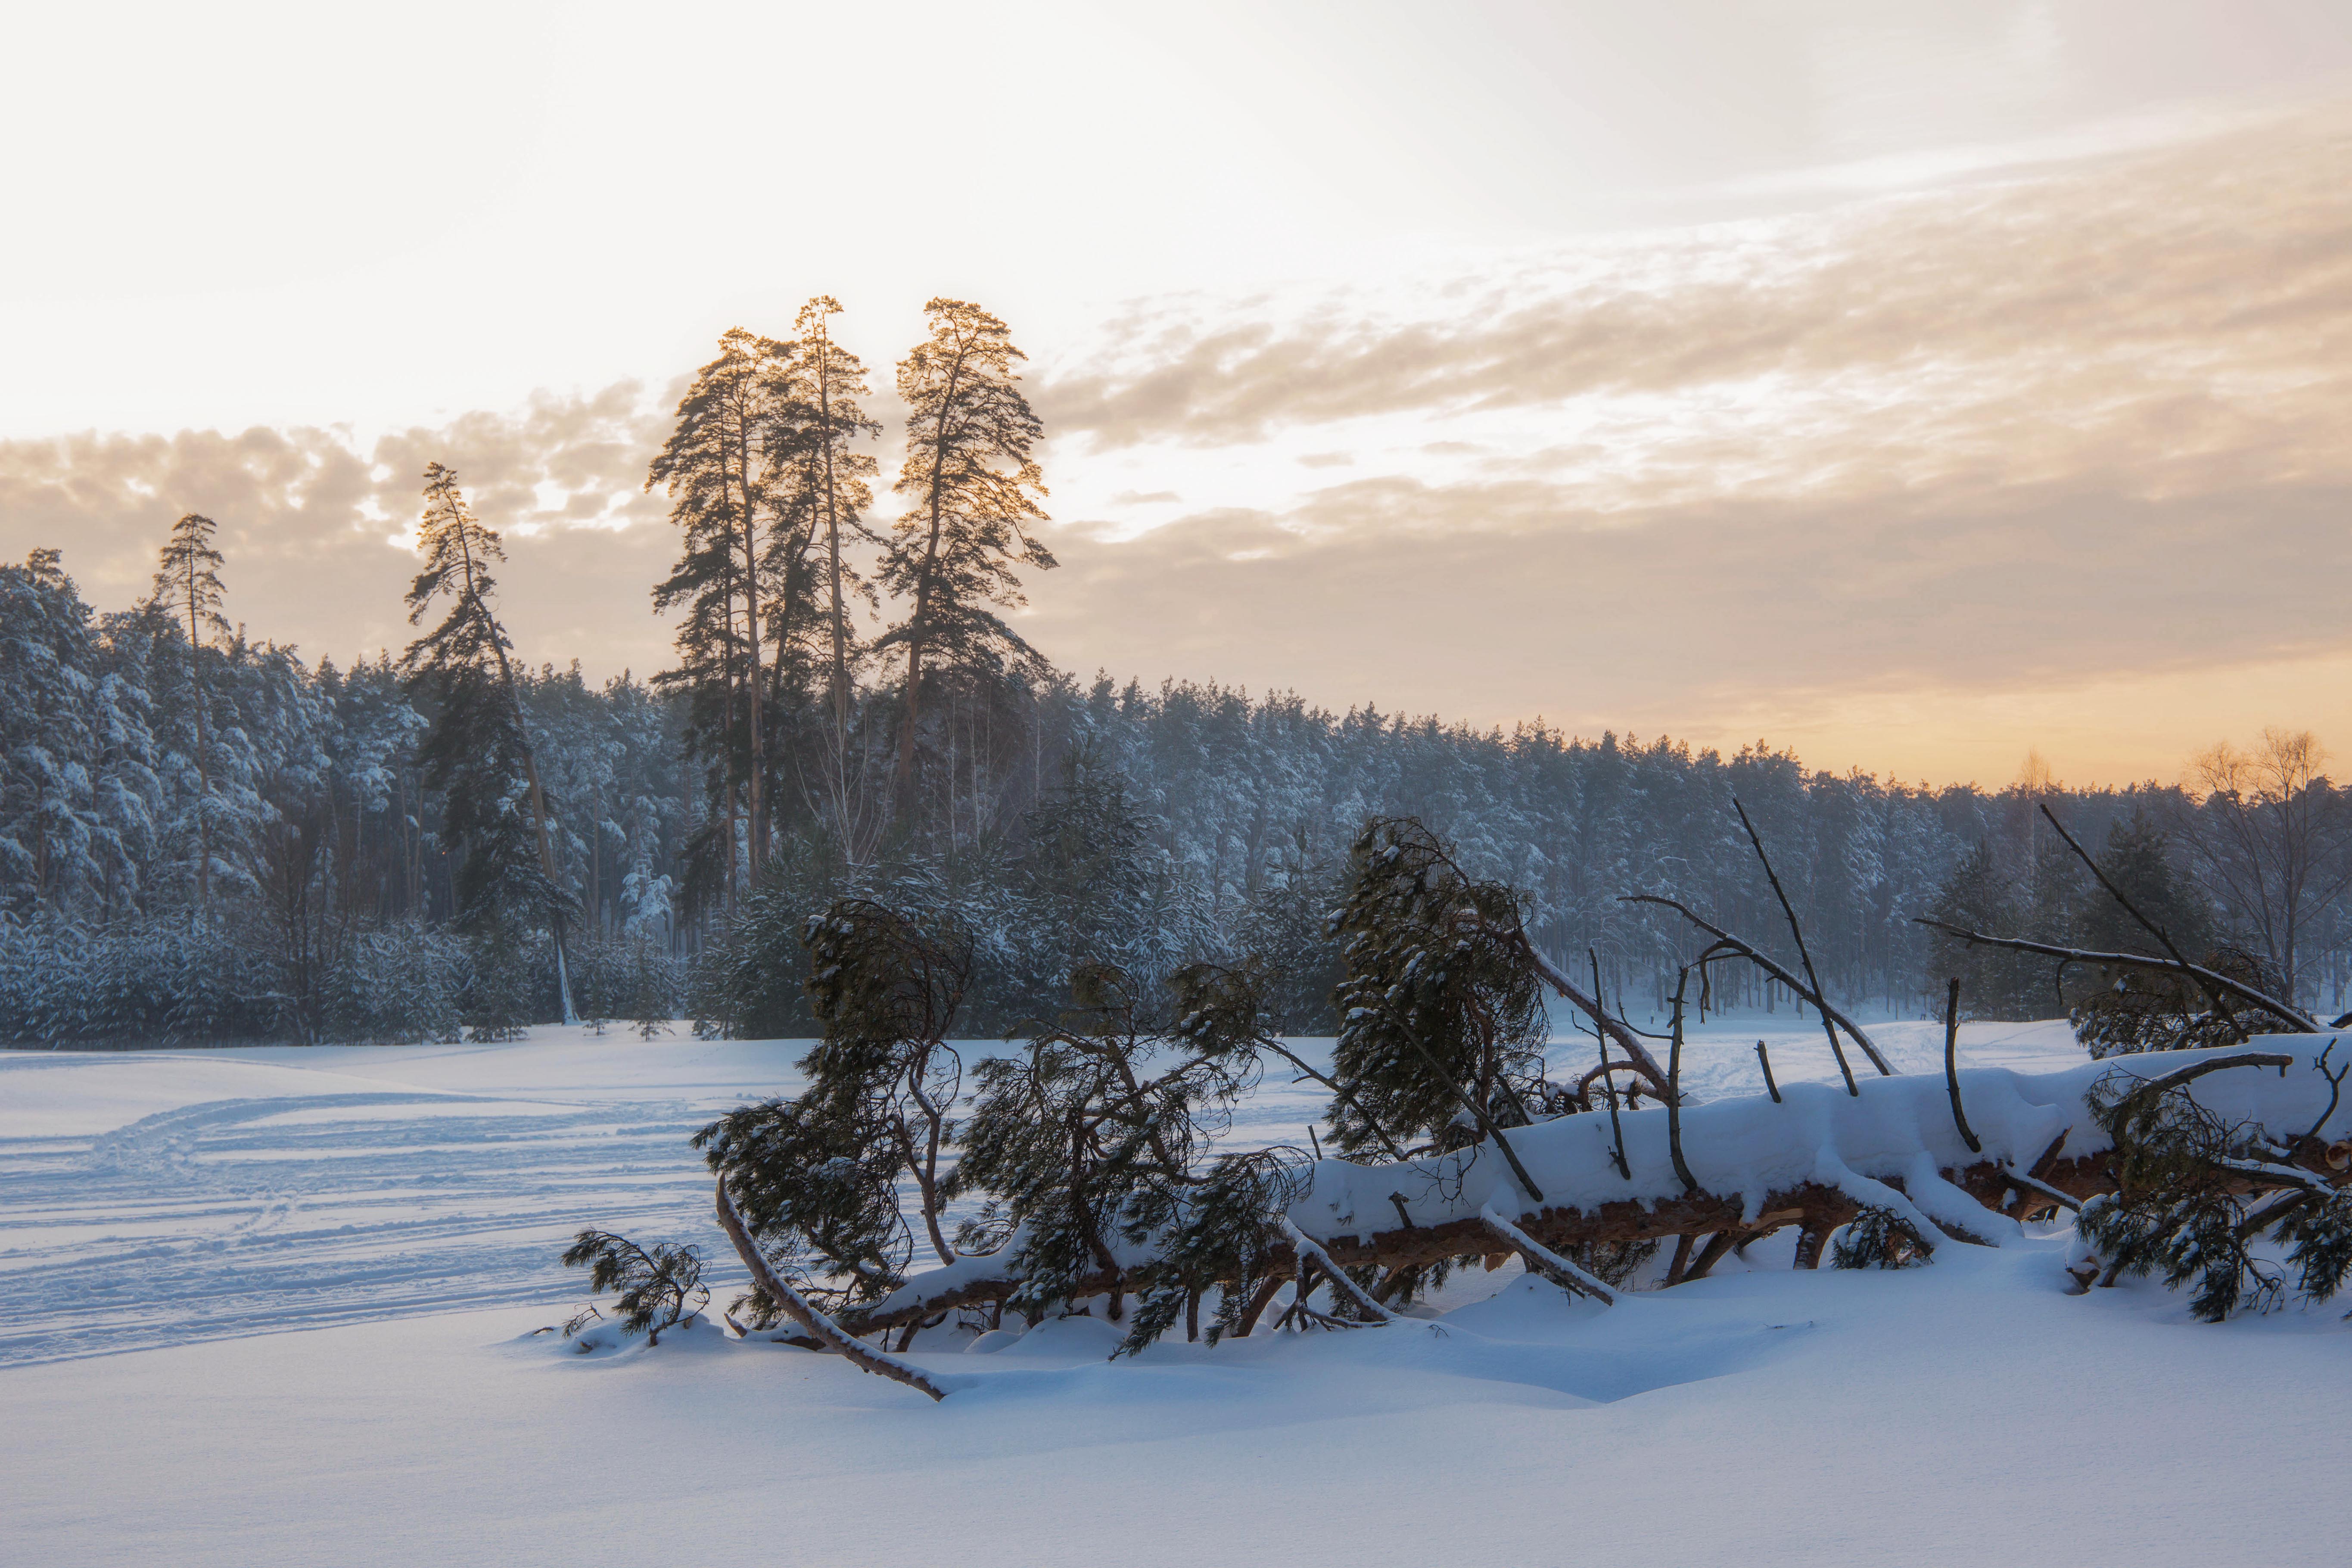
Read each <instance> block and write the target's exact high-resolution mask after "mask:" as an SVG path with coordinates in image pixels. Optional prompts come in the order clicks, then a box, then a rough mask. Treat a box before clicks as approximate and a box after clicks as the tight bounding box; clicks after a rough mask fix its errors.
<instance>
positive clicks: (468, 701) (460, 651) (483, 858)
mask: <svg viewBox="0 0 2352 1568" xmlns="http://www.w3.org/2000/svg"><path fill="white" fill-rule="evenodd" d="M417 542H418V543H419V545H420V546H421V547H422V548H423V550H424V552H425V569H424V570H423V571H421V572H419V573H418V574H416V580H415V582H414V583H413V584H410V585H409V589H408V623H409V625H411V626H415V625H417V624H419V623H420V622H422V621H423V620H424V618H425V614H426V613H427V612H428V611H429V610H431V609H432V608H433V606H434V605H435V604H436V603H437V602H439V601H440V600H441V599H443V598H446V599H448V600H449V601H450V605H449V610H448V613H447V614H446V616H443V617H442V620H441V623H440V625H438V626H435V627H434V628H433V629H432V630H431V631H429V632H427V633H425V635H424V636H423V637H418V638H417V639H416V640H415V642H413V643H411V644H409V645H408V647H407V650H406V651H405V652H404V653H403V654H402V655H401V669H402V672H403V673H404V675H405V676H406V677H407V683H408V689H409V691H410V694H411V695H412V696H419V697H423V698H425V700H426V701H427V703H428V705H429V706H430V707H431V709H432V728H431V729H430V730H429V731H427V732H426V734H425V740H424V742H423V744H422V745H421V746H420V747H419V750H420V752H422V754H423V757H424V761H425V781H426V784H427V785H428V786H429V787H432V788H435V789H438V790H441V791H443V792H444V793H445V801H446V805H445V810H446V817H447V822H448V827H449V836H450V837H451V839H452V840H454V847H456V849H457V856H458V863H457V897H458V919H459V921H460V922H461V923H463V924H465V925H467V926H468V927H470V928H472V929H473V930H475V931H479V932H483V933H485V934H487V935H488V936H490V937H491V939H492V944H493V948H494V949H497V950H503V949H504V948H505V947H506V945H507V942H506V940H505V939H506V938H507V937H508V935H509V933H510V932H512V931H513V930H514V922H515V921H516V919H517V918H518V917H531V918H535V919H536V920H538V921H541V922H544V924H545V925H546V927H547V929H548V931H549V933H550V935H551V937H552V939H553V942H554V946H555V983H556V987H557V990H558V992H559V994H560V995H561V997H562V1007H563V1021H564V1022H565V1023H567V1024H569V1023H572V1022H575V1021H576V1020H577V1015H576V1014H575V1012H574V1011H573V1008H572V977H571V973H570V971H569V966H568V964H567V963H566V962H565V958H564V917H565V915H566V914H567V913H568V912H569V903H570V900H568V899H567V898H566V897H565V896H564V893H563V891H562V888H561V886H560V885H559V884H558V883H557V881H556V879H555V852H554V847H553V845H552V843H551V835H550V832H549V827H548V818H549V816H550V815H551V812H550V804H549V801H548V798H547V791H546V790H545V789H544V788H543V787H542V786H541V783H540V776H539V760H538V758H537V756H536V754H535V753H534V752H533V751H532V748H531V742H530V733H529V731H528V728H527V726H526V725H525V723H524V720H523V710H522V700H521V696H520V692H519V691H518V690H517V689H516V685H515V675H514V667H513V664H512V662H511V660H510V658H509V654H510V652H511V650H512V647H513V643H512V641H511V639H510V638H509V637H508V636H507V632H506V628H505V627H504V626H500V625H499V618H498V612H497V611H496V610H495V609H494V608H493V607H492V600H493V597H494V595H496V593H497V588H498V584H497V583H496V582H495V580H494V579H493V578H492V577H491V575H490V570H489V569H490V565H491V563H493V562H499V561H504V560H505V559H506V551H505V549H504V548H503V547H502V546H501V545H500V544H499V536H498V533H497V532H496V531H494V530H491V529H488V528H485V527H483V526H482V524H481V523H480V522H479V521H477V520H476V518H475V516H474V514H473V510H472V509H470V508H469V507H467V504H466V497H465V494H464V492H463V491H461V490H460V489H458V488H457V474H456V473H454V472H453V471H451V470H450V469H448V468H445V467H443V466H442V465H441V464H439V463H432V464H428V465H426V467H425V516H424V520H423V521H422V522H420V523H419V524H418V527H417ZM501 955H502V956H503V952H501Z"/></svg>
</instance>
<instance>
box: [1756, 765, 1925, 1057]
mask: <svg viewBox="0 0 2352 1568" xmlns="http://www.w3.org/2000/svg"><path fill="white" fill-rule="evenodd" d="M1731 809H1732V810H1734V811H1736V812H1738V814H1739V826H1742V827H1744V828H1746V829H1748V843H1750V844H1753V845H1754V846H1756V858H1757V859H1758V860H1759V861H1761V862H1763V866H1764V879H1765V880H1766V881H1768V882H1769V883H1771V884H1772V896H1773V897H1774V898H1776V899H1778V900H1780V912H1781V913H1782V914H1784V915H1786V916H1788V917H1789V934H1790V936H1791V937H1794V938H1795V939H1796V942H1797V961H1798V962H1799V963H1802V964H1803V965H1804V966H1805V979H1806V981H1807V983H1808V984H1810V986H1811V990H1812V993H1813V1005H1815V1006H1816V1007H1818V1008H1820V1009H1821V1015H1822V1033H1823V1034H1825V1035H1827V1036H1828V1037H1829V1038H1830V1054H1831V1055H1832V1056H1834V1057H1835V1058H1837V1065H1838V1071H1840V1072H1842V1073H1843V1074H1844V1075H1845V1091H1846V1092H1847V1093H1848V1094H1860V1093H1861V1092H1862V1090H1861V1089H1859V1088H1858V1087H1856V1086H1855V1084H1854V1081H1853V1068H1851V1067H1849V1066H1847V1065H1846V1059H1845V1051H1844V1049H1843V1047H1840V1046H1839V1045H1838V1037H1837V1024H1836V1021H1835V1020H1834V1019H1832V1017H1831V1016H1830V1009H1829V1006H1828V1005H1827V1003H1828V999H1829V998H1828V994H1827V993H1826V992H1825V991H1823V990H1822V977H1821V976H1820V975H1818V974H1816V973H1813V950H1812V949H1811V948H1809V947H1807V946H1806V945H1805V931H1804V928H1803V927H1802V926H1800V925H1799V924H1798V923H1797V906H1796V905H1794V904H1792V903H1790V901H1789V893H1788V889H1785V888H1783V887H1781V886H1780V873H1779V872H1778V871H1775V870H1774V869H1772V858H1771V857H1770V856H1769V855H1767V854H1765V853H1764V837H1763V835H1761V834H1759V833H1758V832H1757V831H1756V824H1754V823H1753V822H1750V821H1749V820H1748V808H1747V807H1746V806H1744V805H1740V804H1739V797H1738V795H1734V796H1732V799H1731ZM1854 1038H1855V1039H1856V1040H1857V1041H1859V1040H1860V1039H1861V1038H1862V1036H1861V1034H1860V1033H1859V1032H1857V1033H1856V1034H1855V1035H1854ZM1870 1057H1871V1060H1872V1061H1874V1062H1875V1063H1877V1066H1878V1070H1879V1071H1880V1072H1881V1073H1882V1074H1885V1076H1886V1077H1889V1078H1892V1077H1894V1076H1895V1069H1894V1068H1891V1067H1888V1066H1887V1065H1886V1064H1885V1062H1884V1061H1883V1060H1880V1058H1879V1055H1878V1053H1877V1052H1876V1051H1872V1052H1871V1053H1870Z"/></svg>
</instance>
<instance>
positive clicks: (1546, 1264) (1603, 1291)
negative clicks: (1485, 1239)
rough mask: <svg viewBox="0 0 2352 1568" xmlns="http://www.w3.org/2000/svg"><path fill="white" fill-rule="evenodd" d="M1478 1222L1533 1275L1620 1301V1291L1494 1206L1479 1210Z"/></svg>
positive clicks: (1609, 1302) (1572, 1290) (1576, 1291)
mask: <svg viewBox="0 0 2352 1568" xmlns="http://www.w3.org/2000/svg"><path fill="white" fill-rule="evenodd" d="M1478 1223H1479V1224H1480V1225H1481V1226H1484V1227H1485V1228H1486V1230H1487V1231H1488V1232H1489V1233H1490V1234H1491V1235H1493V1237H1495V1239H1496V1240H1497V1241H1499V1242H1501V1243H1502V1244H1503V1245H1504V1246H1506V1247H1509V1248H1510V1249H1511V1250H1512V1251H1514V1252H1516V1253H1517V1254H1518V1255H1519V1258H1520V1259H1521V1260H1522V1261H1524V1262H1525V1263H1526V1264H1527V1266H1528V1272H1529V1273H1530V1274H1536V1275H1539V1276H1541V1277H1542V1278H1543V1279H1549V1280H1550V1281H1551V1282H1552V1283H1553V1284H1555V1285H1557V1286H1559V1288H1560V1289H1563V1290H1566V1291H1569V1292H1570V1293H1571V1294H1574V1295H1580V1296H1591V1297H1594V1298H1596V1299H1598V1300H1600V1301H1601V1302H1602V1303H1603V1304H1604V1305H1607V1306H1612V1307H1613V1306H1615V1305H1616V1304H1617V1292H1616V1291H1614V1290H1612V1289H1610V1288H1609V1287H1608V1286H1606V1285H1604V1284H1602V1283H1601V1281H1600V1280H1599V1279H1596V1278H1594V1277H1593V1276H1592V1275H1591V1274H1588V1273H1586V1272H1585V1271H1584V1270H1583V1269H1581V1268H1578V1267H1577V1266H1576V1265H1575V1264H1573V1263H1570V1261H1569V1260H1568V1259H1567V1258H1562V1257H1561V1256H1560V1255H1559V1253H1557V1252H1554V1251H1552V1250H1551V1249H1550V1248H1549V1247H1546V1246H1544V1245H1543V1244H1542V1243H1541V1242H1539V1241H1538V1240H1536V1239H1535V1238H1534V1237H1531V1236H1529V1235H1528V1233H1527V1232H1526V1231H1523V1230H1521V1229H1520V1228H1519V1227H1518V1226H1515V1225H1513V1224H1512V1223H1511V1222H1510V1221H1509V1220H1507V1219H1505V1218H1504V1217H1503V1216H1502V1215H1498V1214H1496V1212H1495V1210H1494V1207H1493V1205H1488V1206H1487V1207H1485V1208H1482V1209H1480V1210H1479V1211H1478Z"/></svg>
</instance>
